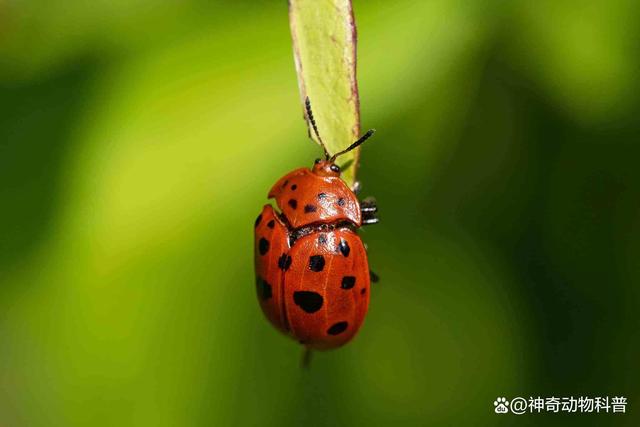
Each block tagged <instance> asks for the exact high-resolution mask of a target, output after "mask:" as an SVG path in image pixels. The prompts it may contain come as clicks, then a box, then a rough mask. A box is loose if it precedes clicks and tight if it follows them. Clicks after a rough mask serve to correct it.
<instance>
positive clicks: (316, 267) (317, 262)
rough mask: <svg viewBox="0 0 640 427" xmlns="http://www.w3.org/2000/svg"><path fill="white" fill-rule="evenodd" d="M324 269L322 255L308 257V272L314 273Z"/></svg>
mask: <svg viewBox="0 0 640 427" xmlns="http://www.w3.org/2000/svg"><path fill="white" fill-rule="evenodd" d="M323 268H324V257H323V256H322V255H312V256H310V257H309V270H311V271H315V272H316V273H317V272H319V271H322V269H323Z"/></svg>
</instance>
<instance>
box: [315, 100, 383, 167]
mask: <svg viewBox="0 0 640 427" xmlns="http://www.w3.org/2000/svg"><path fill="white" fill-rule="evenodd" d="M305 107H306V112H307V115H306V118H307V122H308V124H310V125H311V127H312V128H313V132H314V133H315V134H316V137H317V139H318V141H317V142H318V144H320V146H321V147H322V150H323V151H324V160H321V159H316V162H315V164H314V165H313V169H312V170H313V173H315V174H317V175H320V176H340V166H338V165H337V164H336V158H337V157H338V156H341V155H343V154H345V153H348V152H349V151H351V150H353V149H354V148H356V147H358V146H359V145H360V144H362V143H363V142H365V141H366V140H367V139H369V137H371V135H373V133H374V132H375V129H370V130H368V131H367V133H365V134H364V135H362V136H361V137H360V139H358V140H357V141H356V142H354V143H353V144H351V145H350V146H348V147H347V148H346V149H345V150H342V151H340V152H338V153H335V154H334V155H333V156H332V155H330V154H329V152H328V151H327V147H326V146H325V145H324V142H323V141H322V138H320V133H319V132H318V127H317V126H316V121H315V119H314V118H313V112H312V111H311V102H310V101H309V98H308V97H307V98H306V99H305ZM309 136H311V135H309ZM343 166H344V168H345V169H346V168H348V167H349V166H347V165H346V163H345V164H344V165H343Z"/></svg>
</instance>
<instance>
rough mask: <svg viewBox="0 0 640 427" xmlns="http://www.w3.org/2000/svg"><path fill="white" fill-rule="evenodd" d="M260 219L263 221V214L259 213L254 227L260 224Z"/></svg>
mask: <svg viewBox="0 0 640 427" xmlns="http://www.w3.org/2000/svg"><path fill="white" fill-rule="evenodd" d="M260 221H262V214H260V215H258V218H256V223H255V225H254V227H257V226H259V225H260Z"/></svg>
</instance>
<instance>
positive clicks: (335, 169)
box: [312, 159, 340, 176]
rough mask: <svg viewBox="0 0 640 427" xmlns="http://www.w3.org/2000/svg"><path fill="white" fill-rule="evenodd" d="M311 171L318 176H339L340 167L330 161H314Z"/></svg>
mask: <svg viewBox="0 0 640 427" xmlns="http://www.w3.org/2000/svg"><path fill="white" fill-rule="evenodd" d="M312 170H313V173H315V174H316V175H320V176H340V166H338V165H336V164H335V163H334V162H333V161H331V160H321V159H316V161H315V163H314V164H313V169H312Z"/></svg>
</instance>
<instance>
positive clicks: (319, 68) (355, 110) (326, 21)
mask: <svg viewBox="0 0 640 427" xmlns="http://www.w3.org/2000/svg"><path fill="white" fill-rule="evenodd" d="M289 22H290V25H291V36H292V38H293V52H294V58H295V63H296V72H297V74H298V85H299V87H300V99H301V103H302V106H303V112H304V99H305V97H309V99H310V100H311V107H312V110H313V115H314V117H315V120H316V123H317V125H318V130H319V132H320V136H321V137H322V140H323V141H324V143H325V145H326V147H327V150H328V151H329V152H330V153H332V154H333V153H337V152H339V151H341V150H344V149H345V148H347V147H348V146H349V145H350V144H351V143H352V142H354V141H355V140H357V139H358V137H359V136H360V111H359V110H360V109H359V98H358V84H357V82H356V26H355V21H354V18H353V10H352V8H351V1H350V0H289ZM305 117H306V114H305ZM312 138H314V139H316V137H315V135H313V134H312ZM359 153H360V149H359V148H356V149H354V150H352V151H351V152H349V153H347V154H344V155H342V156H340V158H339V159H338V161H337V163H338V164H339V165H340V166H342V165H345V164H347V162H349V161H352V162H351V164H350V165H348V166H347V168H346V169H345V168H343V172H342V179H344V180H345V182H346V183H347V184H348V185H353V183H354V181H355V175H356V170H357V167H358V159H359Z"/></svg>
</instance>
